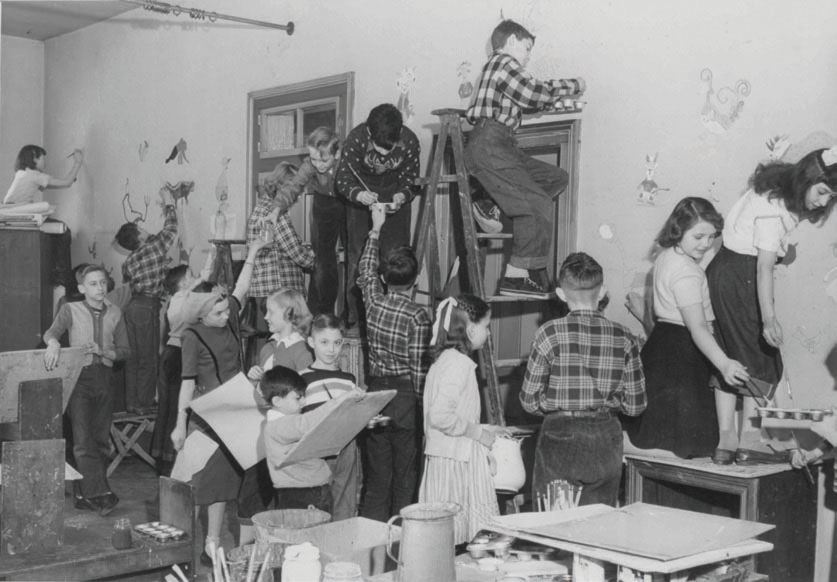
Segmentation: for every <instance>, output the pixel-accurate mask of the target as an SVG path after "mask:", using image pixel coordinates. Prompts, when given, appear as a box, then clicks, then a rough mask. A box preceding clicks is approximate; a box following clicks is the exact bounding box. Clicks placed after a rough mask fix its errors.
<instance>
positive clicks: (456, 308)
mask: <svg viewBox="0 0 837 582" xmlns="http://www.w3.org/2000/svg"><path fill="white" fill-rule="evenodd" d="M490 322H491V313H490V312H489V307H488V304H487V303H486V302H485V301H483V300H482V299H480V298H479V297H475V296H473V295H460V296H459V297H457V298H455V299H454V298H449V299H445V300H444V301H443V302H442V303H440V304H439V308H438V309H437V311H436V322H435V323H434V335H433V340H432V341H431V348H430V355H431V358H432V359H433V360H434V363H433V364H432V365H431V366H430V371H429V372H428V373H427V383H426V385H425V388H424V434H425V445H424V454H425V458H424V475H423V477H422V480H421V486H420V488H419V502H421V503H429V502H434V501H453V502H455V503H458V504H459V505H460V506H461V507H462V510H461V511H460V512H459V513H457V514H456V517H455V518H454V543H455V544H461V543H464V542H467V541H469V540H470V539H472V538H473V537H474V536H475V535H476V534H477V532H478V531H479V530H481V529H482V528H483V527H484V526H485V525H486V523H488V522H489V521H490V519H491V518H492V517H493V516H496V515H499V514H500V510H499V507H498V505H497V495H496V494H495V492H494V482H493V480H492V476H491V468H490V466H489V454H490V451H491V447H492V446H493V445H494V440H495V439H496V438H497V436H498V435H500V434H503V433H507V432H508V431H507V429H505V428H503V427H495V426H490V425H480V393H479V387H478V386H477V375H476V367H477V364H476V363H475V362H474V360H473V359H471V353H472V352H474V351H476V350H479V349H480V348H481V347H482V346H483V345H484V344H485V342H486V340H487V339H488V334H489V333H490V332H489V329H488V325H489V323H490Z"/></svg>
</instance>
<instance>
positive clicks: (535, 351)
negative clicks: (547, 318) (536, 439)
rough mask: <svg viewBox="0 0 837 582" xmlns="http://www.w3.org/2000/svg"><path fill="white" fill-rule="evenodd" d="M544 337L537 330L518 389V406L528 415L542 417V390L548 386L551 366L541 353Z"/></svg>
mask: <svg viewBox="0 0 837 582" xmlns="http://www.w3.org/2000/svg"><path fill="white" fill-rule="evenodd" d="M545 341H546V337H545V334H544V332H543V330H540V329H539V330H538V331H537V333H536V334H535V339H534V340H532V352H531V353H530V354H529V362H528V363H527V364H526V375H525V376H524V377H523V387H522V388H521V389H520V404H521V405H522V406H523V410H525V411H526V412H528V413H529V414H535V415H537V416H543V415H544V413H543V411H542V410H541V403H540V400H541V397H542V395H543V392H544V388H545V387H546V386H548V384H549V372H550V370H551V368H552V367H551V365H550V362H549V358H548V357H547V356H546V354H545V353H544V352H543V346H544V344H545Z"/></svg>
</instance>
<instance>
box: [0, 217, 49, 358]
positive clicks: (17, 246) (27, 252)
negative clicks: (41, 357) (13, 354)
mask: <svg viewBox="0 0 837 582" xmlns="http://www.w3.org/2000/svg"><path fill="white" fill-rule="evenodd" d="M55 240H56V239H55V237H54V236H53V235H49V234H46V233H43V232H41V231H39V230H14V229H0V351H2V352H8V351H17V350H33V349H36V348H38V347H42V343H41V335H42V334H43V333H44V332H45V331H46V330H47V328H48V327H49V326H50V325H51V324H52V318H53V313H52V285H51V284H50V271H51V269H52V256H53V253H52V249H53V245H54V244H55Z"/></svg>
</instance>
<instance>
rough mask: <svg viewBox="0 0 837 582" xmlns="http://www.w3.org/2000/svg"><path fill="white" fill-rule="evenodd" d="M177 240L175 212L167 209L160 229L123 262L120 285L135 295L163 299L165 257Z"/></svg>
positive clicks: (164, 291)
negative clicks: (125, 285)
mask: <svg viewBox="0 0 837 582" xmlns="http://www.w3.org/2000/svg"><path fill="white" fill-rule="evenodd" d="M175 238H177V213H176V212H175V210H174V206H166V222H165V223H164V225H163V230H161V231H160V232H158V233H157V234H153V235H151V236H149V237H148V238H147V239H146V240H145V242H143V243H142V244H140V246H139V248H138V249H137V250H135V251H134V252H132V253H131V254H130V255H128V258H127V259H125V262H124V263H122V282H123V283H128V284H129V285H130V286H131V293H133V294H134V295H152V296H154V297H163V296H164V295H165V294H166V290H165V289H164V288H163V279H164V278H165V275H166V263H167V260H166V259H167V257H166V255H167V254H168V252H169V249H170V248H171V245H172V244H174V240H175Z"/></svg>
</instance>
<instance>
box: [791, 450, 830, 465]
mask: <svg viewBox="0 0 837 582" xmlns="http://www.w3.org/2000/svg"><path fill="white" fill-rule="evenodd" d="M822 455H823V452H822V451H821V450H819V449H817V448H815V449H814V450H811V451H806V450H803V449H793V450H792V451H791V467H793V468H794V469H801V468H802V467H805V466H806V465H810V464H811V463H813V462H814V461H816V460H817V459H819V458H820V457H822Z"/></svg>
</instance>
